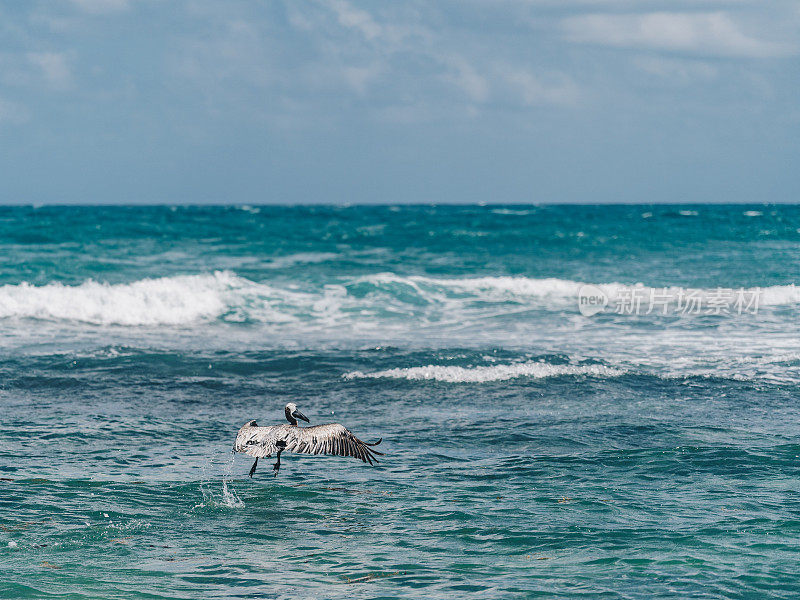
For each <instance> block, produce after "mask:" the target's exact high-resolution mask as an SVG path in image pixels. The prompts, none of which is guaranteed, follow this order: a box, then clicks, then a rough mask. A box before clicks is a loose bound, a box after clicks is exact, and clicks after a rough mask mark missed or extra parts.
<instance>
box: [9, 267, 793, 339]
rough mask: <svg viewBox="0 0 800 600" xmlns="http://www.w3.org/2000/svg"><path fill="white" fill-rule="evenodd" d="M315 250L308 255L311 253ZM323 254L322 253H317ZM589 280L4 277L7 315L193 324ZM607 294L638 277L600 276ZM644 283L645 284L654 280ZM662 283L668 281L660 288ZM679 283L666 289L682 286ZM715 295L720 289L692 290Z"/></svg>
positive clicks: (388, 308)
mask: <svg viewBox="0 0 800 600" xmlns="http://www.w3.org/2000/svg"><path fill="white" fill-rule="evenodd" d="M306 258H308V257H306ZM314 258H315V259H316V258H319V259H323V257H322V256H316V257H314ZM582 285H584V284H583V283H582V282H578V281H572V280H567V279H556V278H541V279H535V278H528V277H472V278H458V279H456V278H453V279H445V278H434V277H424V276H401V275H396V274H393V273H378V274H373V275H367V276H362V277H356V278H345V277H341V278H337V279H335V280H332V281H329V282H326V283H321V284H316V285H315V284H308V283H304V284H302V285H301V284H299V283H291V282H290V283H282V284H280V285H278V284H271V283H270V284H268V283H257V282H254V281H251V280H249V279H246V278H244V277H240V276H238V275H235V274H234V273H231V272H229V271H217V272H214V273H210V274H200V275H180V276H173V277H160V278H153V279H141V280H138V281H133V282H130V283H119V284H108V283H101V282H97V281H92V280H89V281H85V282H84V283H82V284H79V285H64V284H61V283H50V284H47V285H43V286H35V285H31V284H28V283H21V284H18V285H4V286H0V319H3V320H8V319H20V318H22V319H25V318H32V319H43V320H49V321H74V322H79V323H88V324H93V325H122V326H159V325H171V326H190V325H192V324H196V323H202V322H208V321H213V320H222V321H226V322H234V323H244V322H251V323H253V322H255V323H264V324H272V325H276V324H277V325H286V326H296V327H298V328H302V329H304V330H307V329H308V328H317V329H319V328H332V327H342V326H347V327H351V328H352V327H355V328H359V327H372V328H373V329H374V327H375V326H379V327H383V326H388V324H389V323H391V324H392V326H397V327H400V328H402V329H405V330H413V329H415V328H417V327H420V326H429V325H432V324H439V325H441V324H447V323H451V324H464V323H467V322H469V323H472V324H474V323H476V322H479V321H480V320H481V319H485V318H494V317H497V316H500V317H503V316H508V315H512V314H514V313H515V311H519V310H523V311H524V310H528V309H544V310H554V311H572V312H577V298H578V290H579V289H580V288H581V286H582ZM594 285H596V286H597V287H599V288H600V289H602V290H603V291H604V292H605V293H606V294H607V295H608V296H609V298H611V299H613V298H615V297H618V295H619V294H620V293H621V292H622V290H623V289H629V287H630V286H626V285H623V284H621V283H601V284H594ZM637 285H639V289H641V290H642V291H643V292H644V293H645V294H646V293H647V292H648V291H649V290H650V289H651V288H648V287H646V286H641V284H637ZM654 289H656V290H658V292H659V293H661V292H662V291H663V290H662V289H661V288H654ZM679 291H680V290H679V289H678V288H668V290H667V292H668V293H672V294H673V295H677V294H678V293H679ZM686 291H696V292H699V294H700V296H702V297H704V296H710V295H711V294H714V293H715V292H716V289H714V288H709V289H704V290H686ZM797 303H800V288H796V287H795V286H794V285H788V286H771V287H766V288H763V289H761V295H760V299H759V305H760V306H780V305H793V304H797Z"/></svg>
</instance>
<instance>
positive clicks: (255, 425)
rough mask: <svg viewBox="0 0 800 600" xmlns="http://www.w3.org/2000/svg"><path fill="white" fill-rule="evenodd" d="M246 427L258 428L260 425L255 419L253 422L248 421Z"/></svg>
mask: <svg viewBox="0 0 800 600" xmlns="http://www.w3.org/2000/svg"><path fill="white" fill-rule="evenodd" d="M244 426H245V427H257V426H258V424H257V423H256V420H255V419H252V420H250V421H248V422H247V423H245V425H244Z"/></svg>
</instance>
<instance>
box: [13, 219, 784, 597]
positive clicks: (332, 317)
mask: <svg viewBox="0 0 800 600" xmlns="http://www.w3.org/2000/svg"><path fill="white" fill-rule="evenodd" d="M0 261H2V268H0V597H3V598H64V599H67V598H68V599H83V598H120V599H123V598H124V599H134V598H136V599H139V598H142V599H144V598H148V599H153V598H262V597H266V598H442V599H447V598H463V597H466V596H467V595H469V596H470V597H476V598H512V597H543V598H609V599H611V598H758V597H773V598H797V597H798V596H799V595H800V489H799V488H800V421H799V418H800V326H798V317H800V310H798V302H800V292H798V291H797V290H796V289H795V287H794V284H795V283H796V282H798V281H799V280H800V208H798V207H791V206H761V205H759V206H710V205H709V206H707V205H702V206H604V207H591V206H584V207H566V206H565V207H555V206H486V207H380V208H369V207H342V208H332V207H307V208H280V207H277V208H270V207H231V208H219V207H216V208H191V207H186V208H177V207H172V208H170V207H147V208H26V207H19V208H2V209H0ZM584 284H590V285H591V286H593V287H592V288H591V289H599V290H601V292H602V294H605V295H606V298H607V300H608V301H609V305H608V307H607V309H606V310H604V311H601V312H600V313H599V314H595V315H593V316H584V315H583V314H581V312H580V311H579V305H578V298H579V295H580V291H581V289H582V287H583V286H584ZM634 286H638V287H634ZM631 289H634V290H636V291H637V293H639V294H641V297H642V298H644V301H643V302H644V304H643V305H642V307H640V309H639V310H637V311H636V314H631V313H632V312H633V311H628V312H626V311H625V310H622V309H620V310H619V311H615V310H613V309H612V306H614V304H615V302H616V303H619V302H620V301H621V299H622V298H624V297H625V294H626V293H627V292H628V291H630V290H631ZM626 290H627V291H626ZM723 290H739V291H742V292H744V293H747V294H750V295H751V296H754V295H757V297H758V303H757V306H753V305H752V303H751V305H750V306H749V307H746V308H747V309H746V310H744V311H738V310H733V307H734V305H733V304H726V305H725V306H724V307H723V308H724V310H723V309H719V307H720V305H719V304H717V305H716V306H717V307H718V310H713V306H714V305H713V302H712V299H713V298H714V297H715V294H716V295H718V294H719V293H720V292H721V291H723ZM684 293H685V295H693V297H696V298H701V301H702V302H703V303H704V304H702V310H700V311H696V312H691V311H685V312H684V313H681V314H679V313H678V312H674V313H672V312H670V313H669V314H663V313H662V311H661V310H660V309H659V308H655V309H653V310H646V309H648V308H650V307H648V306H646V305H647V303H648V301H649V298H651V297H654V296H655V295H661V296H666V297H668V299H669V300H670V301H674V302H676V303H677V302H678V301H679V297H683V296H682V294H684ZM618 306H620V307H621V306H623V305H622V304H619V305H618ZM618 312H619V314H618ZM740 312H741V314H740ZM289 401H293V402H295V403H297V405H298V406H299V407H300V409H301V410H302V411H303V412H304V413H305V414H306V415H308V416H309V417H310V419H311V421H312V424H319V423H325V422H331V421H340V422H342V423H344V424H345V425H346V426H348V427H349V428H350V429H351V430H352V431H353V432H354V433H355V434H356V435H358V436H359V437H361V438H362V439H366V440H372V439H375V438H378V437H382V438H383V443H382V444H381V447H380V449H381V450H383V451H384V452H385V453H386V456H385V457H383V459H382V461H381V463H380V464H379V465H376V466H374V467H369V466H367V465H364V464H362V463H360V462H357V461H354V460H352V459H345V458H338V457H309V456H296V455H288V456H285V457H284V458H285V460H284V461H283V464H282V470H281V472H280V475H279V476H278V478H277V479H273V478H272V477H271V476H270V467H269V462H271V461H264V463H263V464H261V465H259V470H258V471H257V473H256V476H255V477H254V478H253V479H252V480H251V479H249V478H248V477H247V471H248V469H249V467H250V464H251V460H250V459H249V458H248V457H244V456H242V455H237V456H234V455H232V453H231V447H232V444H233V440H234V438H235V435H236V431H237V430H238V428H239V427H240V426H241V425H242V424H243V423H244V422H246V421H247V420H249V419H253V418H255V419H258V421H259V423H260V424H269V423H280V422H281V420H282V419H283V405H284V404H285V403H286V402H289Z"/></svg>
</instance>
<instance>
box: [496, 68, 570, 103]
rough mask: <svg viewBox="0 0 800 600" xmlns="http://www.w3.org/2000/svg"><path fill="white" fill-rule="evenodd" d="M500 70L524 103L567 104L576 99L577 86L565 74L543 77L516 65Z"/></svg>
mask: <svg viewBox="0 0 800 600" xmlns="http://www.w3.org/2000/svg"><path fill="white" fill-rule="evenodd" d="M501 72H502V75H503V77H504V78H505V80H506V81H507V82H508V83H509V84H510V85H511V87H512V88H514V89H516V91H517V93H518V94H519V95H520V97H521V99H522V104H524V105H527V106H538V105H542V104H554V105H562V106H564V105H566V106H568V105H573V104H575V103H577V101H578V98H579V90H578V86H577V85H576V84H575V83H574V82H573V81H572V80H571V79H570V78H568V77H567V76H566V75H563V74H558V75H551V76H547V77H544V76H542V75H536V74H534V73H532V72H531V71H529V70H527V69H523V68H518V67H517V68H504V69H502V70H501Z"/></svg>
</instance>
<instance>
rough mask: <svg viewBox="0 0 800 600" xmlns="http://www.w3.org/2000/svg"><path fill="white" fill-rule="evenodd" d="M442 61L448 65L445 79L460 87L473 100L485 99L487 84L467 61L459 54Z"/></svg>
mask: <svg viewBox="0 0 800 600" xmlns="http://www.w3.org/2000/svg"><path fill="white" fill-rule="evenodd" d="M444 62H445V64H446V66H447V67H449V69H448V72H447V73H446V74H445V80H446V81H450V82H452V83H454V84H455V85H456V86H458V87H459V88H461V89H462V90H463V91H464V92H466V94H467V96H469V98H470V99H471V100H472V101H473V102H485V101H486V99H487V98H488V97H489V84H488V83H487V81H486V78H485V77H483V76H482V75H481V74H480V73H478V72H477V71H476V70H475V68H473V66H472V65H471V64H470V63H469V62H467V61H466V60H464V59H463V58H461V57H459V56H451V57H449V58H447V59H446V60H445V61H444Z"/></svg>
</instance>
